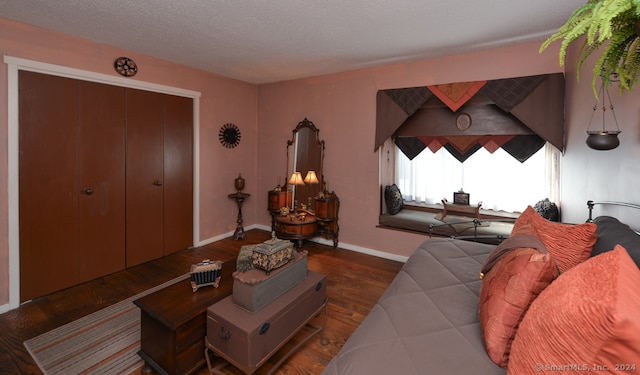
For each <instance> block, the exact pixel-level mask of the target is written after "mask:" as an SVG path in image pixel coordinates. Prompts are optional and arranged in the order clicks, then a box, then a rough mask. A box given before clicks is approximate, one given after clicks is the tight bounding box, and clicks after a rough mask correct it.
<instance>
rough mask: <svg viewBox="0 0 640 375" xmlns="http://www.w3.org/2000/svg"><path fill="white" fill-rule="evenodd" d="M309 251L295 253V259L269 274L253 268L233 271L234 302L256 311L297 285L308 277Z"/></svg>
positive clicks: (248, 309) (251, 311)
mask: <svg viewBox="0 0 640 375" xmlns="http://www.w3.org/2000/svg"><path fill="white" fill-rule="evenodd" d="M307 273H308V268H307V251H306V250H303V251H300V252H296V253H295V259H294V260H293V261H291V262H289V263H287V264H286V265H285V266H283V267H280V268H278V269H276V270H273V272H271V274H270V275H269V276H267V275H266V274H265V272H264V271H263V270H259V269H253V270H249V271H246V272H238V271H236V272H234V273H233V293H232V297H233V302H234V303H235V304H236V305H238V306H239V307H241V308H243V309H245V310H247V311H249V312H250V313H255V312H257V311H259V310H260V309H262V308H263V307H265V306H267V305H268V304H269V303H271V302H272V301H274V300H275V299H276V298H278V297H280V296H281V295H283V294H284V293H285V292H287V291H288V290H289V289H291V288H293V287H294V286H296V285H297V284H298V283H300V282H301V281H302V280H304V278H305V277H307Z"/></svg>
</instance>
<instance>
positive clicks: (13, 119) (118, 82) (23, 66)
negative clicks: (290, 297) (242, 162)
mask: <svg viewBox="0 0 640 375" xmlns="http://www.w3.org/2000/svg"><path fill="white" fill-rule="evenodd" d="M4 63H5V64H7V86H8V96H7V102H8V103H7V104H8V108H7V109H8V137H7V138H8V147H7V156H8V171H7V176H8V212H9V238H8V240H9V241H8V242H9V306H8V310H10V309H14V308H16V307H18V306H19V305H20V262H19V261H20V241H19V238H20V224H19V212H20V210H19V191H20V190H19V178H18V177H19V150H18V134H19V116H18V114H19V108H18V72H19V71H20V70H26V71H32V72H36V73H43V74H49V75H56V76H61V77H66V78H73V79H78V80H83V81H90V82H97V83H104V84H107V85H114V86H122V87H127V88H134V89H139V90H146V91H153V92H159V93H162V94H168V95H175V96H184V97H187V98H191V99H193V246H199V245H200V240H199V238H200V219H199V218H200V200H199V196H200V194H199V192H200V175H199V169H200V168H199V166H200V160H199V155H200V142H199V141H200V131H199V130H200V96H201V93H200V92H198V91H192V90H186V89H182V88H178V87H171V86H165V85H159V84H155V83H150V82H142V81H137V80H130V79H127V78H124V77H116V76H110V75H107V74H102V73H96V72H91V71H87V70H81V69H75V68H69V67H66V66H61V65H55V64H48V63H43V62H40V61H34V60H28V59H22V58H17V57H12V56H4ZM0 312H2V311H0Z"/></svg>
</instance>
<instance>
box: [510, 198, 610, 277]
mask: <svg viewBox="0 0 640 375" xmlns="http://www.w3.org/2000/svg"><path fill="white" fill-rule="evenodd" d="M527 226H530V227H531V230H532V232H531V233H529V234H531V235H534V236H536V237H538V238H539V239H540V240H541V241H542V243H544V245H545V246H546V248H547V250H548V251H549V253H551V256H552V257H553V259H554V260H555V261H556V262H557V263H558V267H560V272H566V271H567V270H569V269H570V268H571V267H575V266H576V265H578V264H580V263H582V262H584V261H585V260H587V259H589V256H590V255H591V249H592V248H593V245H595V243H596V240H597V236H596V229H597V226H596V225H595V224H593V223H583V224H562V223H556V222H553V221H549V220H547V219H545V218H543V217H542V216H540V214H538V213H537V212H536V210H534V209H533V207H531V206H529V207H527V209H526V210H525V211H524V212H523V213H522V214H521V215H520V217H518V219H517V220H516V222H515V224H514V225H513V230H512V234H515V233H519V234H522V233H523V232H526V231H525V230H524V229H525V228H527Z"/></svg>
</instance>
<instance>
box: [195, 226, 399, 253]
mask: <svg viewBox="0 0 640 375" xmlns="http://www.w3.org/2000/svg"><path fill="white" fill-rule="evenodd" d="M251 229H260V230H264V231H270V230H271V227H270V226H268V225H261V224H251V225H249V226H246V227H245V230H251ZM233 233H234V232H227V233H224V234H221V235H218V236H215V237H211V238H209V239H206V240H203V241H200V242H199V243H198V245H197V246H204V245H207V244H210V243H213V242H216V241H219V240H221V239H224V238H227V237H231V236H233ZM311 241H313V242H317V243H320V244H323V245H327V246H333V241H332V240H327V239H324V238H313V239H311ZM338 246H339V247H340V248H341V249H344V250H350V251H355V252H357V253H362V254H366V255H371V256H374V257H378V258H383V259H389V260H393V261H396V262H401V263H405V262H406V261H407V259H409V257H407V256H402V255H397V254H390V253H385V252H384V251H379V250H374V249H369V248H367V247H362V246H356V245H351V244H348V243H344V242H340V243H339V244H338Z"/></svg>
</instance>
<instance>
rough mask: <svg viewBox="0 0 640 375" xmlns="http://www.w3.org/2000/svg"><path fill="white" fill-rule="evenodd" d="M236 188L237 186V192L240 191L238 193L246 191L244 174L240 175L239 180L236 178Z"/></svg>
mask: <svg viewBox="0 0 640 375" xmlns="http://www.w3.org/2000/svg"><path fill="white" fill-rule="evenodd" d="M234 183H235V186H236V190H238V193H239V192H241V191H242V189H244V178H242V174H238V178H236V179H235V180H234Z"/></svg>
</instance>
